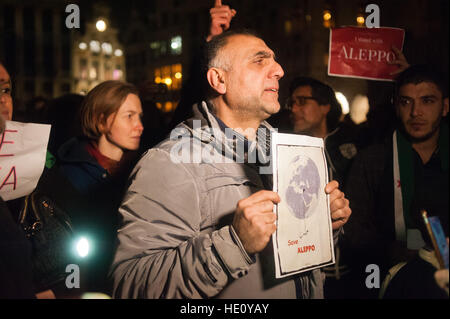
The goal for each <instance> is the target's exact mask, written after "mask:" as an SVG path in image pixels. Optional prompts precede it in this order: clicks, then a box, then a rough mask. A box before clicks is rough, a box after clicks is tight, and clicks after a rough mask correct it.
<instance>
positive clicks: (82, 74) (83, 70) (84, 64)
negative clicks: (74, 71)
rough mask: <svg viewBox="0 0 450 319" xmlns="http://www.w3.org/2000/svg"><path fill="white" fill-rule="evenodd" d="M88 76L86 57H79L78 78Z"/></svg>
mask: <svg viewBox="0 0 450 319" xmlns="http://www.w3.org/2000/svg"><path fill="white" fill-rule="evenodd" d="M87 77H88V63H87V60H86V59H80V78H82V79H87Z"/></svg>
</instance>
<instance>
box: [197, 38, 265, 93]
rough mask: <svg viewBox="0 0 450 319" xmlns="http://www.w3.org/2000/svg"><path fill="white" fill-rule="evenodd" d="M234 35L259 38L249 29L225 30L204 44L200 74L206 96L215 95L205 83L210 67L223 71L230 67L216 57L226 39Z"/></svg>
mask: <svg viewBox="0 0 450 319" xmlns="http://www.w3.org/2000/svg"><path fill="white" fill-rule="evenodd" d="M235 35H247V36H252V37H256V38H261V37H260V36H259V35H258V34H257V33H256V32H254V31H253V30H249V29H236V30H227V31H225V32H223V33H221V34H219V35H217V36H215V37H214V38H212V39H211V40H210V41H209V42H206V44H205V46H204V48H203V55H202V61H201V67H202V74H203V79H204V80H203V83H202V86H203V87H204V91H205V92H206V95H207V96H209V97H211V96H213V95H215V94H216V93H215V92H214V91H213V90H211V88H210V86H209V84H208V81H206V73H207V72H208V70H209V69H210V68H212V67H218V68H223V69H225V70H227V71H228V70H229V68H230V67H231V66H230V65H228V64H227V63H228V61H227V60H226V59H218V55H219V52H220V50H221V49H222V48H223V47H225V45H226V44H227V43H228V39H229V38H230V37H232V36H235Z"/></svg>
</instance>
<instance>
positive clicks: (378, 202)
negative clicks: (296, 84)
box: [343, 65, 449, 298]
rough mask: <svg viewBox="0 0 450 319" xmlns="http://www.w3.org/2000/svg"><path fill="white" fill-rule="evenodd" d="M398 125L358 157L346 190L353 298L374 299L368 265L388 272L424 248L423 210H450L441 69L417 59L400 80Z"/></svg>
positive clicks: (446, 107) (444, 85)
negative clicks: (420, 227)
mask: <svg viewBox="0 0 450 319" xmlns="http://www.w3.org/2000/svg"><path fill="white" fill-rule="evenodd" d="M394 107H395V112H396V115H397V119H398V124H397V128H396V130H395V131H394V132H391V134H390V136H389V137H388V138H387V139H386V140H385V141H384V143H380V144H375V145H372V146H370V147H368V148H366V149H365V150H363V151H362V152H360V153H359V154H358V155H357V157H356V158H355V160H354V162H353V164H352V168H351V170H350V172H349V175H348V178H347V181H346V184H345V185H346V187H345V194H346V195H347V196H348V198H349V200H350V202H351V208H352V211H353V212H354V214H353V218H352V220H351V221H350V222H349V223H348V224H347V225H346V228H345V233H344V236H343V242H345V243H346V247H348V249H347V253H348V254H349V258H351V260H352V263H353V265H354V269H355V272H356V274H357V276H360V279H359V280H358V281H357V282H358V283H359V288H356V289H355V290H354V291H355V297H359V298H361V297H364V296H365V297H368V298H370V297H377V295H378V294H377V293H375V292H371V291H369V289H367V287H365V286H364V283H365V277H366V276H367V274H366V273H365V267H366V266H367V265H369V264H376V265H378V266H379V268H380V272H381V275H382V276H384V275H385V274H386V273H387V271H388V269H390V267H392V266H393V265H395V264H398V263H399V262H406V261H408V260H409V259H410V258H411V257H412V256H415V255H416V253H417V250H418V249H420V248H422V247H423V246H424V240H423V238H422V236H421V233H420V231H419V230H418V225H417V221H416V220H414V219H413V218H412V216H415V215H416V214H418V211H420V210H421V209H425V210H427V211H428V212H429V213H430V214H433V215H441V214H448V148H449V145H448V137H449V133H448V121H447V120H446V116H447V114H448V111H449V102H448V86H447V81H446V78H445V77H444V75H443V74H441V72H440V71H438V70H437V69H436V68H433V67H430V66H428V65H414V66H411V67H409V68H408V69H406V70H405V71H403V72H402V73H401V74H400V75H399V76H398V77H397V79H396V81H395V92H394Z"/></svg>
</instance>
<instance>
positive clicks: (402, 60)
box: [388, 46, 409, 75]
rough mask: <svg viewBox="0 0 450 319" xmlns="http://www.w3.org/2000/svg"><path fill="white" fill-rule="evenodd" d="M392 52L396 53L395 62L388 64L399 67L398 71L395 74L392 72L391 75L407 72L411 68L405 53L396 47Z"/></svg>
mask: <svg viewBox="0 0 450 319" xmlns="http://www.w3.org/2000/svg"><path fill="white" fill-rule="evenodd" d="M392 51H394V53H395V60H394V61H391V62H388V64H395V65H398V69H397V70H395V71H394V72H391V73H390V75H397V74H399V73H401V72H403V71H405V70H406V69H407V68H409V63H408V61H407V60H406V57H405V55H404V54H403V52H402V51H400V50H399V49H398V48H396V47H395V46H392Z"/></svg>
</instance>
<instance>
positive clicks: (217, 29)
mask: <svg viewBox="0 0 450 319" xmlns="http://www.w3.org/2000/svg"><path fill="white" fill-rule="evenodd" d="M209 14H210V16H211V26H210V28H209V35H208V37H207V38H206V41H208V42H209V41H211V39H212V38H214V37H215V36H217V35H219V34H221V33H222V32H223V31H225V30H227V29H228V28H229V27H230V22H231V19H233V17H234V16H235V15H236V10H234V9H230V7H229V6H223V5H222V0H215V3H214V8H211V10H209Z"/></svg>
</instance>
